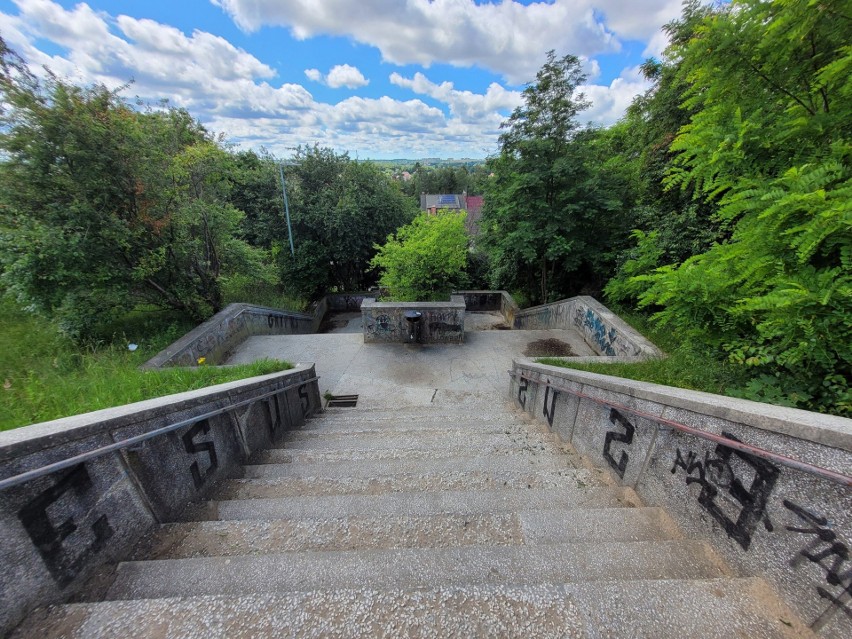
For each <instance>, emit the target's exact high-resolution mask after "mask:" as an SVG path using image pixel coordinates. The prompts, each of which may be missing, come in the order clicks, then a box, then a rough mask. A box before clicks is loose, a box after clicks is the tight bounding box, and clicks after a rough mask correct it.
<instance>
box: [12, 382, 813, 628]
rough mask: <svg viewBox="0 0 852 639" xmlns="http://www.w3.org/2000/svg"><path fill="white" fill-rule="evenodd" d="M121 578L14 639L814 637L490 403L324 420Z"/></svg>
mask: <svg viewBox="0 0 852 639" xmlns="http://www.w3.org/2000/svg"><path fill="white" fill-rule="evenodd" d="M108 577H109V578H108V579H105V578H103V576H102V578H101V579H100V580H95V582H94V585H93V586H92V588H90V589H89V590H88V591H87V593H86V594H85V595H84V596H83V597H82V598H83V599H86V598H88V599H90V600H89V601H86V600H83V601H78V602H76V603H69V604H65V605H61V606H53V607H50V608H47V609H44V610H40V611H37V612H36V613H34V614H33V615H31V616H30V618H29V619H28V620H27V621H26V622H25V623H24V624H22V625H21V627H20V628H19V629H18V630H17V632H16V633H15V635H14V636H15V637H16V638H18V639H22V638H38V639H45V638H47V637H80V638H82V637H86V638H88V639H90V638H98V637H157V638H160V637H229V638H230V637H285V636H286V637H291V636H292V637H319V636H323V637H325V636H335V637H337V636H339V637H356V636H358V637H400V636H405V637H449V636H463V637H470V636H478V637H524V638H525V639H530V638H534V637H677V638H682V637H690V636H702V637H802V636H811V635H810V633H809V631H808V630H807V629H806V628H804V627H803V626H802V624H801V623H800V622H799V621H798V619H796V618H795V617H794V616H793V615H792V614H791V613H790V612H788V611H787V610H786V608H785V607H784V606H783V605H782V604H781V603H780V602H779V601H778V600H777V599H776V598H775V596H774V595H773V594H772V592H770V590H769V589H768V587H767V586H766V585H765V584H764V583H763V582H762V581H761V580H759V579H754V578H743V577H739V576H737V575H735V574H733V573H732V571H731V570H730V568H729V567H727V566H726V565H725V563H724V562H723V561H722V560H721V559H720V557H719V556H718V555H717V554H716V553H715V552H714V551H713V550H712V549H711V548H710V547H709V546H708V545H707V544H706V543H705V542H703V541H699V540H689V539H684V538H683V537H682V535H681V534H680V532H679V530H678V528H677V526H676V525H675V524H674V522H673V521H672V520H671V519H670V518H669V517H668V516H667V515H666V513H665V512H664V511H662V510H660V509H658V508H649V507H644V506H643V505H642V503H641V501H640V499H639V498H638V496H637V495H636V493H635V492H634V491H633V490H631V489H629V488H622V487H617V486H614V485H611V484H610V483H609V482H608V480H607V479H606V475H605V474H604V473H602V472H601V471H598V470H595V469H593V468H590V467H587V466H586V465H584V463H583V460H581V459H580V458H579V457H578V456H577V455H576V454H574V453H573V452H572V451H571V450H569V449H567V448H566V447H564V446H561V445H560V444H559V443H558V441H557V440H556V439H555V438H554V436H553V435H551V434H550V433H549V432H548V431H547V429H546V428H544V427H542V426H540V425H538V424H535V423H528V422H527V419H526V418H525V417H524V416H522V415H521V414H519V413H516V412H513V411H512V410H511V409H510V408H507V407H503V406H499V405H495V403H494V402H489V401H485V400H484V399H479V400H477V399H476V398H471V399H470V400H469V401H466V402H465V404H464V405H463V406H460V405H446V406H441V405H440V404H433V405H430V406H417V407H408V408H400V409H398V410H363V409H358V408H355V409H333V410H330V411H327V412H326V413H325V414H324V415H323V416H320V417H318V418H315V419H312V420H310V421H309V422H308V423H307V424H306V426H305V427H304V428H303V429H302V430H300V431H298V432H292V433H290V434H289V435H288V437H287V439H286V441H285V442H284V443H282V445H281V447H280V448H275V449H271V450H268V451H264V452H263V453H261V454H259V455H257V456H256V458H255V459H253V460H252V464H250V465H247V466H246V467H245V472H244V477H243V478H241V479H233V480H230V481H227V482H225V483H223V484H222V485H221V486H220V487H219V489H218V492H217V493H216V495H215V500H213V501H210V502H208V503H206V504H201V505H198V506H197V507H194V508H191V509H189V510H188V511H187V516H186V521H181V522H176V523H169V524H165V525H163V526H161V527H160V529H159V530H157V531H156V532H155V533H154V534H153V535H151V536H150V537H149V538H148V539H146V540H145V542H144V543H143V544H141V545H140V547H139V548H138V549H137V552H136V555H135V557H133V558H132V560H130V561H126V562H123V563H121V564H119V565H118V566H117V567H116V568H115V570H114V571H113V572H112V573H111V574H110V575H108ZM79 598H80V597H78V599H79Z"/></svg>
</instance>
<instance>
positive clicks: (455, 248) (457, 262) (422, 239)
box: [371, 211, 468, 302]
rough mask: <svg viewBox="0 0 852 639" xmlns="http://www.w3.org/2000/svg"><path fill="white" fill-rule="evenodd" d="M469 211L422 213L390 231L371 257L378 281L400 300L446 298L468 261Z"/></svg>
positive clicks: (460, 281)
mask: <svg viewBox="0 0 852 639" xmlns="http://www.w3.org/2000/svg"><path fill="white" fill-rule="evenodd" d="M466 215H467V214H466V213H464V212H461V213H457V212H455V211H438V213H437V214H436V215H429V214H428V213H423V214H421V215H418V216H417V217H416V218H414V221H412V222H411V224H408V225H406V226H403V227H402V228H400V229H399V230H398V231H397V232H396V236H394V235H389V236H388V238H387V243H386V244H385V245H384V246H381V247H379V246H377V247H376V248H377V249H378V253H377V254H376V256H375V257H374V258H373V260H372V263H371V264H372V266H373V267H374V268H379V269H382V276H381V279H380V280H379V283H380V284H381V286H382V287H384V288H386V289H388V291H389V292H390V297H391V298H392V299H394V300H397V301H415V302H416V301H427V300H446V299H447V296H448V295H449V294H450V292H451V291H452V290H453V289H454V288H456V287H458V286H460V285H461V284H462V282H463V279H464V269H465V266H466V265H467V253H468V237H467V232H466V231H465V227H464V220H465V217H466Z"/></svg>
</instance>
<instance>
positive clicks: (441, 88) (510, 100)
mask: <svg viewBox="0 0 852 639" xmlns="http://www.w3.org/2000/svg"><path fill="white" fill-rule="evenodd" d="M390 81H391V83H392V84H395V85H397V86H399V87H403V88H405V89H410V90H412V91H414V93H418V94H420V95H427V96H429V97H430V98H433V99H435V100H438V101H439V102H443V103H445V104H447V105H448V106H449V108H450V113H451V114H452V115H454V116H455V117H458V118H459V119H460V120H462V121H463V122H476V121H481V120H482V119H483V118H485V117H491V116H493V115H494V114H497V113H500V112H505V111H511V110H512V109H514V108H515V107H516V106H520V104H521V103H522V99H521V93H520V92H519V91H509V90H507V89H506V88H504V87H502V86H500V85H499V84H497V83H496V82H492V83H491V84H490V85H489V87H488V89H487V91H486V92H485V93H484V94H477V93H473V92H471V91H459V90H457V89H455V88H454V86H453V83H452V82H442V83H441V84H436V83H434V82H432V81H430V80H429V79H428V78H427V77H426V76H425V75H423V74H422V73H420V72H419V71H418V72H417V73H415V74H414V77H413V78H406V77H403V76H401V75H400V74H399V73H396V72H394V73H391V75H390Z"/></svg>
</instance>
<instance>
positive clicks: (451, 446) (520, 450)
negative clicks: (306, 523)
mask: <svg viewBox="0 0 852 639" xmlns="http://www.w3.org/2000/svg"><path fill="white" fill-rule="evenodd" d="M471 442H472V443H473V445H469V443H468V442H463V441H459V442H455V443H452V442H448V443H447V445H445V446H440V442H436V444H435V447H433V448H426V447H423V446H422V445H420V444H417V445H414V446H412V447H400V448H397V447H391V448H383V447H382V444H381V443H379V444H378V445H377V447H376V448H345V447H344V448H338V449H328V450H324V449H318V448H314V447H309V448H307V449H299V448H297V449H289V448H270V449H269V450H263V451H260V452H258V453H256V454H255V455H253V456H252V458H251V462H252V463H253V464H292V463H302V464H305V463H326V462H340V461H347V462H348V461H365V460H370V459H373V460H379V459H381V460H391V459H410V460H417V459H442V458H443V459H446V458H448V457H463V456H468V455H512V456H516V457H522V456H526V457H532V456H548V455H549V456H561V455H563V454H568V453H569V452H570V449H568V448H567V447H563V446H561V445H558V444H555V443H553V442H547V441H538V440H535V439H521V438H519V439H518V440H517V441H512V440H507V439H503V440H500V439H495V440H493V441H491V442H489V443H482V445H479V446H477V445H476V443H477V442H476V440H475V438H471ZM392 443H393V442H391V444H392Z"/></svg>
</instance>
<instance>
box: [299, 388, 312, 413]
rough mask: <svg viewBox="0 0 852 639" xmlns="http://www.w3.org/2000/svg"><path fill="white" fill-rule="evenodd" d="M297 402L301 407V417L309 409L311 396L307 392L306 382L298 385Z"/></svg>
mask: <svg viewBox="0 0 852 639" xmlns="http://www.w3.org/2000/svg"><path fill="white" fill-rule="evenodd" d="M299 404H300V405H301V407H302V417H305V416H306V415H307V414H308V412H309V411H310V409H311V396H310V395H309V394H308V384H307V383H304V384H302V385H301V386H299Z"/></svg>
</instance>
